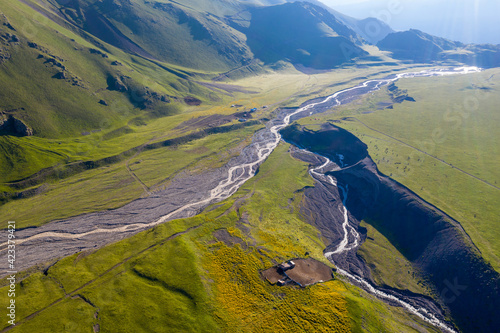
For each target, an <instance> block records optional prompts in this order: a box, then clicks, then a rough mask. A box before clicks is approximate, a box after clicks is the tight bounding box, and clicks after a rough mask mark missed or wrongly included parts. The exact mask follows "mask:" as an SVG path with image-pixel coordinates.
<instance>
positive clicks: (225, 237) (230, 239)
mask: <svg viewBox="0 0 500 333" xmlns="http://www.w3.org/2000/svg"><path fill="white" fill-rule="evenodd" d="M213 235H214V237H215V238H217V240H219V241H221V242H224V244H226V245H227V246H233V245H235V244H240V245H241V247H242V248H243V249H245V250H246V249H247V244H246V243H245V242H244V241H243V240H242V239H241V238H239V237H235V236H232V235H231V234H230V233H229V232H228V231H227V230H226V229H219V230H216V231H214V232H213Z"/></svg>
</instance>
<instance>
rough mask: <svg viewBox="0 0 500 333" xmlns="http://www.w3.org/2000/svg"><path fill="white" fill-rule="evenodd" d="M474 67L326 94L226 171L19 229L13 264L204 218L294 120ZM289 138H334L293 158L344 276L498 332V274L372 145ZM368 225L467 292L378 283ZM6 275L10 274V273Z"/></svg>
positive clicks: (413, 308)
mask: <svg viewBox="0 0 500 333" xmlns="http://www.w3.org/2000/svg"><path fill="white" fill-rule="evenodd" d="M477 70H478V69H477V68H465V67H464V68H457V69H449V70H443V69H441V70H432V71H422V72H418V73H404V74H397V75H391V76H388V77H386V78H383V79H376V80H369V81H366V82H364V83H362V84H360V85H358V86H355V87H353V88H349V89H345V90H342V91H339V92H337V93H335V94H333V95H331V96H328V97H326V98H321V99H315V100H312V101H308V102H306V103H304V104H303V105H302V106H301V107H299V108H297V109H282V110H279V112H278V115H277V116H276V118H275V119H273V120H271V121H269V122H268V123H267V124H266V128H265V129H262V130H260V131H258V132H256V133H255V134H254V136H253V138H252V143H251V144H250V145H249V146H247V147H245V148H244V149H243V150H242V151H241V154H240V155H239V156H237V157H235V158H233V159H231V160H230V161H229V162H228V163H227V164H226V165H225V166H223V167H221V168H218V169H214V170H212V171H210V172H207V173H205V174H203V175H195V176H182V175H181V176H178V177H176V178H175V179H174V180H173V181H172V183H171V184H170V185H169V187H167V188H166V189H165V190H162V191H160V192H156V193H154V194H152V195H150V196H148V197H145V198H142V199H139V200H135V201H133V202H131V203H130V204H128V205H125V206H123V207H121V208H118V209H115V210H110V211H104V212H98V213H91V214H84V215H80V216H76V217H73V218H68V219H65V220H61V221H54V222H51V223H48V224H45V225H43V226H41V227H37V228H26V229H23V230H19V231H17V234H16V237H17V238H18V242H17V243H16V249H17V253H18V256H19V257H20V258H22V261H18V262H17V267H18V268H19V269H25V268H28V267H31V266H33V265H36V264H41V263H46V262H48V261H49V260H51V259H55V258H58V257H61V256H67V255H70V254H73V253H75V252H79V251H82V250H86V249H91V248H95V247H100V246H103V245H105V244H108V243H110V242H114V241H117V240H119V239H122V238H125V237H128V236H130V235H132V234H135V233H138V232H140V231H142V230H145V229H147V228H151V227H153V226H155V225H157V224H160V223H164V222H167V221H170V220H173V219H177V218H183V217H191V216H194V215H196V214H198V213H199V212H201V211H202V210H203V209H204V208H205V207H207V206H208V205H210V204H213V203H216V202H220V201H222V200H224V199H226V198H228V197H229V196H231V195H232V194H233V193H235V192H236V190H237V189H238V188H239V187H240V186H241V185H242V184H243V183H244V182H246V181H247V180H248V179H250V178H251V177H253V176H254V175H255V173H256V172H257V169H258V167H259V165H260V164H262V162H264V161H265V159H266V158H267V157H268V156H269V155H270V154H271V153H272V151H273V150H274V148H276V146H277V145H278V143H279V142H280V140H281V135H280V133H279V131H280V130H282V129H284V128H285V127H287V126H288V125H289V124H290V123H291V122H292V121H293V120H296V119H299V118H301V117H305V116H309V115H311V114H314V113H320V112H325V111H327V110H329V109H331V108H332V107H335V106H338V105H341V104H345V103H348V102H350V101H352V100H354V99H356V98H358V97H359V96H361V95H364V94H367V93H369V92H372V91H374V90H377V89H379V88H380V87H381V86H384V85H388V84H390V83H391V82H394V81H396V80H398V79H400V78H405V77H406V78H411V77H422V76H442V75H453V74H467V73H469V72H475V71H477ZM285 134H286V135H285V136H286V137H287V140H288V141H291V142H294V143H295V144H296V145H297V146H299V147H300V146H303V145H304V142H305V140H312V141H313V142H314V141H315V140H317V138H319V137H321V136H322V135H326V136H327V137H330V138H331V139H332V145H331V147H330V148H331V149H328V150H325V151H314V149H313V151H314V153H317V154H314V153H313V152H310V151H306V150H297V151H295V153H294V154H295V156H297V157H298V158H301V159H303V160H305V161H309V162H310V163H311V165H313V168H312V169H311V170H310V173H311V176H312V177H313V178H314V179H315V180H316V181H317V186H314V187H313V188H311V189H306V192H305V194H306V198H307V200H308V207H305V208H304V209H309V210H311V211H313V212H315V214H312V215H313V216H315V221H312V222H313V223H314V224H315V225H316V226H317V227H318V228H319V229H320V230H321V232H322V233H323V234H324V235H325V237H326V238H328V239H329V240H330V241H331V242H332V244H331V245H330V246H329V247H328V248H327V249H326V251H325V255H326V256H327V257H328V258H329V259H330V260H331V261H333V262H334V263H335V264H336V265H337V267H338V268H339V270H338V271H339V272H340V273H341V274H343V275H345V276H347V277H348V278H349V279H350V280H351V281H352V282H353V283H355V284H357V285H359V286H361V287H362V288H363V289H365V290H367V291H368V292H370V293H372V294H375V295H378V296H379V297H380V298H382V299H384V300H385V301H387V302H389V303H391V304H394V305H399V306H403V307H405V308H406V309H407V310H408V311H410V312H412V313H414V314H415V315H417V316H419V317H420V318H422V319H424V320H426V321H427V322H429V323H431V324H433V325H435V326H436V327H439V328H440V329H441V330H442V331H445V332H453V331H454V330H455V328H453V327H452V326H451V325H450V324H449V323H447V322H445V321H444V317H445V316H444V314H445V312H444V311H443V309H445V310H447V311H449V313H450V314H451V316H452V318H453V319H454V321H455V323H456V324H457V325H458V327H459V329H460V330H462V331H464V332H469V331H470V332H473V331H475V332H478V331H488V330H487V329H486V328H487V327H490V328H491V327H500V324H498V318H497V316H495V311H496V310H497V309H498V302H499V301H498V299H500V298H499V297H498V274H497V273H496V272H495V271H494V270H492V269H491V267H489V266H487V265H486V264H485V263H484V261H483V260H482V259H481V257H480V255H479V254H478V252H477V250H476V249H475V247H474V245H473V244H472V242H471V241H470V240H469V239H468V237H467V235H466V234H465V233H464V232H463V230H462V229H461V227H460V225H459V224H458V223H457V222H456V221H453V219H451V218H450V217H448V216H446V214H444V213H442V212H440V211H439V210H438V209H436V208H435V207H432V206H431V205H429V204H427V203H425V202H424V201H423V200H421V199H420V198H418V197H417V196H416V195H415V194H414V193H412V192H411V191H409V190H408V189H405V188H404V187H403V186H401V185H399V184H397V183H395V182H394V181H392V180H391V179H389V178H387V177H385V176H382V175H380V174H379V173H378V171H377V169H376V166H375V164H374V163H373V161H372V160H371V159H370V157H369V156H368V154H367V152H366V147H364V145H363V144H362V143H361V142H359V141H358V140H357V139H356V138H355V137H354V136H352V135H350V134H348V133H347V132H345V131H342V130H340V129H338V128H336V127H335V126H332V125H327V127H325V128H324V129H323V130H322V131H320V132H318V133H305V132H304V131H302V130H301V129H300V128H297V127H292V128H289V129H286V130H285ZM318 154H320V155H318ZM339 165H340V167H339ZM337 183H338V184H337ZM339 189H340V193H339ZM402 216H404V217H405V218H404V219H403V218H402ZM362 219H372V220H374V221H379V223H382V224H384V226H386V227H387V228H388V230H393V233H392V234H391V235H386V236H387V237H388V238H389V239H391V237H395V239H393V240H395V241H397V244H405V245H406V246H405V248H402V249H400V250H401V253H403V254H404V255H405V256H406V257H407V258H408V259H409V260H410V261H412V262H413V263H414V264H415V265H419V267H421V268H422V269H423V270H424V271H425V272H427V273H428V274H429V275H430V276H431V278H432V281H433V283H434V284H435V286H436V289H437V290H443V288H445V287H446V285H447V284H446V281H448V282H449V281H452V282H453V281H455V279H457V278H458V281H460V283H463V284H465V285H466V286H467V288H466V289H465V290H461V293H460V295H459V296H456V297H455V299H454V301H453V302H447V300H446V299H445V296H446V295H444V296H443V295H441V297H440V298H438V299H434V300H433V299H431V298H430V297H424V296H420V295H414V294H410V293H409V292H402V291H398V290H389V289H383V288H379V287H375V285H374V284H373V283H372V281H371V278H370V274H369V270H368V269H367V267H366V265H365V263H364V262H363V261H362V260H360V259H359V257H358V256H357V255H356V250H357V248H358V247H359V245H360V244H361V243H362V242H363V240H364V237H366V235H365V234H364V233H363V232H362V230H360V229H359V228H358V226H359V221H360V220H362ZM401 221H405V223H401ZM5 248H6V244H5V243H4V244H0V252H2V253H3V252H5ZM0 266H1V265H0ZM0 269H1V271H4V272H5V271H7V269H6V267H0ZM443 284H444V285H443ZM491 325H493V326H491Z"/></svg>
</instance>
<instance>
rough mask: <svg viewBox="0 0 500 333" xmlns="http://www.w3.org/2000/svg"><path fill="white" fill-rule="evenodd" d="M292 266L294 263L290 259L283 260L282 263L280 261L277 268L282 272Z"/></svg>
mask: <svg viewBox="0 0 500 333" xmlns="http://www.w3.org/2000/svg"><path fill="white" fill-rule="evenodd" d="M294 267H295V263H294V262H293V261H291V260H289V261H285V262H284V263H282V264H280V265H279V266H278V268H279V269H281V270H282V271H283V272H284V271H287V270H289V269H292V268H294Z"/></svg>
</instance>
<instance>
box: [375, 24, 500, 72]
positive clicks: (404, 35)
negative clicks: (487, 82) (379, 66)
mask: <svg viewBox="0 0 500 333" xmlns="http://www.w3.org/2000/svg"><path fill="white" fill-rule="evenodd" d="M377 46H378V47H379V48H380V49H381V50H384V51H390V52H392V56H393V57H394V58H396V59H406V60H413V61H416V62H433V61H457V62H460V63H465V64H468V65H475V66H479V67H485V68H488V67H497V66H500V46H498V45H496V46H495V45H490V44H482V45H478V44H464V43H461V42H456V41H451V40H448V39H445V38H440V37H435V36H432V35H429V34H426V33H424V32H422V31H420V30H415V29H412V30H408V31H402V32H395V33H391V34H389V35H387V37H385V38H384V39H383V40H381V41H380V42H378V43H377Z"/></svg>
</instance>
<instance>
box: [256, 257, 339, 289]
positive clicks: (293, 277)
mask: <svg viewBox="0 0 500 333" xmlns="http://www.w3.org/2000/svg"><path fill="white" fill-rule="evenodd" d="M292 261H293V263H294V264H295V266H294V267H293V268H290V269H287V270H285V271H283V270H282V269H281V268H280V267H279V265H278V266H274V267H271V268H269V269H266V270H265V271H262V272H261V274H262V276H263V277H264V278H265V279H266V280H267V281H269V283H271V284H275V283H278V281H279V280H285V281H290V282H295V283H296V284H298V285H299V286H301V287H306V286H310V285H312V284H315V283H318V282H325V281H329V280H332V279H333V270H332V268H331V267H329V266H328V265H325V264H324V263H322V262H321V261H318V260H316V259H313V258H307V259H293V260H292Z"/></svg>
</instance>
